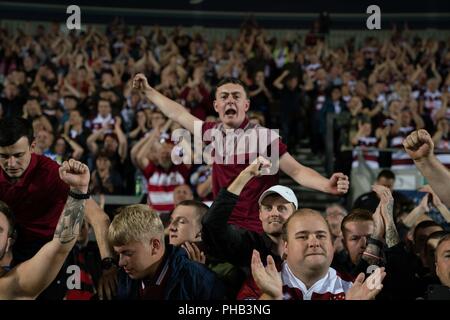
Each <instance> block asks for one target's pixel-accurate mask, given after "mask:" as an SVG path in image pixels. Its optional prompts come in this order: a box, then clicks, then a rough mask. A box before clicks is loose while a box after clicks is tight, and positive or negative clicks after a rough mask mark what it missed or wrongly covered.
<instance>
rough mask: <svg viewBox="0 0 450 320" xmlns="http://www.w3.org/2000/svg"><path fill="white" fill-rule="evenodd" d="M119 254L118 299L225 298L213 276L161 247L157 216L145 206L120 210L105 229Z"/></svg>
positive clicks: (182, 253)
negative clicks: (107, 229)
mask: <svg viewBox="0 0 450 320" xmlns="http://www.w3.org/2000/svg"><path fill="white" fill-rule="evenodd" d="M108 239H109V242H110V244H111V245H112V246H113V248H114V250H115V251H116V252H117V253H118V254H119V267H121V270H120V271H119V275H118V292H117V298H118V299H152V300H211V299H223V298H225V288H224V287H223V285H222V283H221V282H220V281H219V280H218V279H217V278H216V276H215V274H214V273H213V272H212V271H210V270H209V269H207V268H206V267H205V266H203V265H201V264H199V263H197V262H193V261H191V260H190V259H189V257H188V255H187V252H186V250H184V249H183V248H180V247H178V248H177V247H173V246H171V245H170V244H165V243H164V227H163V224H162V222H161V219H160V218H159V216H158V214H157V213H156V212H155V211H153V210H151V209H150V208H149V207H148V206H146V205H140V204H138V205H131V206H127V207H123V208H121V209H120V210H119V212H118V213H117V215H116V216H115V217H114V220H113V222H112V223H111V225H110V227H109V232H108Z"/></svg>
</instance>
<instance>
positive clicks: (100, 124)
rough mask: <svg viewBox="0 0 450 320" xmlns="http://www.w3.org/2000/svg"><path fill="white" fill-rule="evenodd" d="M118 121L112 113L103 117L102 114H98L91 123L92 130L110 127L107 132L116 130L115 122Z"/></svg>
mask: <svg viewBox="0 0 450 320" xmlns="http://www.w3.org/2000/svg"><path fill="white" fill-rule="evenodd" d="M115 123H116V119H114V117H113V116H112V115H111V114H108V115H107V116H106V117H102V116H101V115H97V116H96V117H95V118H94V119H93V120H92V121H91V124H90V127H91V130H92V131H97V130H101V129H103V128H106V129H108V130H107V132H106V133H111V132H113V130H114V124H115Z"/></svg>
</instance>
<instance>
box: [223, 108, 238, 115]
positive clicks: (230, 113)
mask: <svg viewBox="0 0 450 320" xmlns="http://www.w3.org/2000/svg"><path fill="white" fill-rule="evenodd" d="M236 114H237V112H236V110H234V109H228V110H227V111H225V115H226V116H234V115H236Z"/></svg>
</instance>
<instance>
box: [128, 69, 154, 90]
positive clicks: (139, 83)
mask: <svg viewBox="0 0 450 320" xmlns="http://www.w3.org/2000/svg"><path fill="white" fill-rule="evenodd" d="M151 88H152V87H150V85H149V84H148V81H147V78H146V77H145V76H144V74H142V73H138V74H136V75H135V76H134V79H133V89H136V90H139V91H146V90H149V89H151Z"/></svg>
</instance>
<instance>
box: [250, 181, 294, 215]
mask: <svg viewBox="0 0 450 320" xmlns="http://www.w3.org/2000/svg"><path fill="white" fill-rule="evenodd" d="M274 193H275V194H278V195H279V196H281V197H283V198H284V199H285V200H287V201H289V202H291V203H292V204H294V207H295V209H298V201H297V197H296V196H295V194H294V191H292V190H291V189H290V188H288V187H285V186H280V185H276V186H273V187H270V188H269V189H267V190H266V191H264V192H263V193H262V195H261V196H260V197H259V200H258V204H259V205H261V202H262V201H263V199H264V198H265V197H267V196H268V195H270V194H274Z"/></svg>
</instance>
